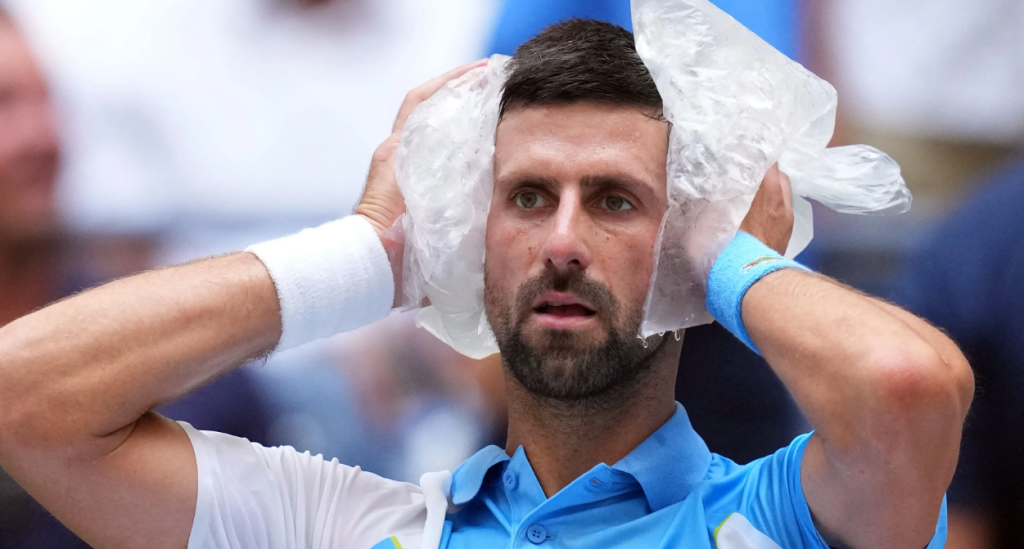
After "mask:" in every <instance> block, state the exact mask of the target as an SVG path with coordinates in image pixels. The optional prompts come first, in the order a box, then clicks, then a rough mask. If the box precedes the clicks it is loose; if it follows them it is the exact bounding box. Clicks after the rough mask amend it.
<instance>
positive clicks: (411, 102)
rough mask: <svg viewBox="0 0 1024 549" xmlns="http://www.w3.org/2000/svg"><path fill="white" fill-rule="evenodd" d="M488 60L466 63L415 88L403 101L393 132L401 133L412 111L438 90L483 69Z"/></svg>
mask: <svg viewBox="0 0 1024 549" xmlns="http://www.w3.org/2000/svg"><path fill="white" fill-rule="evenodd" d="M487 61H488V60H487V59H480V60H477V61H474V62H472V63H466V64H465V65H462V66H461V67H456V68H454V69H452V70H450V71H448V72H446V73H444V74H442V75H440V76H436V77H434V78H431V79H430V80H428V81H427V82H426V83H424V84H422V85H420V86H418V87H416V88H413V90H412V91H410V92H409V93H408V94H407V95H406V96H405V100H404V101H402V107H401V108H399V109H398V117H397V118H396V119H395V126H394V128H393V130H392V131H393V132H401V131H402V127H403V126H405V121H406V120H408V119H409V115H410V114H412V111H413V110H414V109H415V108H416V107H417V106H418V105H419V104H420V103H422V102H424V101H426V100H427V99H428V98H429V97H430V96H432V95H434V94H435V93H437V90H439V89H441V86H444V85H445V84H447V83H448V82H450V81H452V80H454V79H456V78H458V77H460V76H462V75H464V74H466V73H467V72H469V71H471V70H473V69H475V68H477V67H482V66H484V65H486V64H487Z"/></svg>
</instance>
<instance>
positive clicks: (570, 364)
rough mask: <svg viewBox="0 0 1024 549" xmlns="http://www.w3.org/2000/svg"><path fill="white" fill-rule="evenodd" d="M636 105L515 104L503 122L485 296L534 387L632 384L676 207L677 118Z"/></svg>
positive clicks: (587, 389) (568, 390)
mask: <svg viewBox="0 0 1024 549" xmlns="http://www.w3.org/2000/svg"><path fill="white" fill-rule="evenodd" d="M649 115H650V113H649V112H645V111H643V110H641V109H640V108H637V107H628V106H617V105H610V104H603V103H594V102H583V103H577V104H568V105H563V104H556V105H541V106H529V107H524V108H518V109H514V110H512V111H511V112H509V113H508V114H506V116H505V118H504V119H503V120H502V122H501V124H500V125H499V126H498V133H497V141H496V149H495V155H494V196H493V199H492V202H491V209H490V214H489V217H488V220H487V261H486V266H485V274H486V283H485V294H486V295H485V303H486V308H487V317H488V321H489V322H490V324H491V327H492V328H493V330H494V333H495V336H496V337H497V340H498V345H499V347H500V348H501V352H502V358H503V360H504V361H505V364H506V365H507V367H508V368H509V370H510V372H511V373H512V375H513V376H514V377H515V378H516V379H517V380H518V381H519V382H520V383H521V384H523V386H524V387H526V389H527V390H529V391H531V392H533V393H535V394H539V395H541V396H545V397H548V398H554V399H558V400H583V399H588V398H592V397H595V396H599V395H601V394H604V393H607V392H609V391H611V390H614V389H615V387H617V386H622V385H623V384H626V383H627V382H628V381H630V380H631V379H633V378H635V377H636V375H637V374H638V373H639V372H640V371H641V370H643V369H644V367H645V366H646V364H647V362H648V361H647V360H646V359H647V358H648V357H649V356H650V355H651V354H652V353H653V352H654V350H655V347H657V343H659V342H654V343H655V344H652V345H647V344H645V342H644V341H642V340H640V339H639V338H637V332H638V329H639V326H640V322H641V320H642V317H643V313H642V310H643V303H644V299H645V297H646V295H647V288H648V286H649V284H650V279H651V272H652V270H653V268H654V266H653V264H654V253H653V251H654V244H655V240H656V239H657V236H658V231H659V228H660V225H661V220H662V217H663V215H664V213H665V210H666V207H667V198H666V190H665V185H666V175H665V159H666V154H667V151H668V125H667V123H665V122H664V121H659V120H656V119H653V118H652V117H651V116H649Z"/></svg>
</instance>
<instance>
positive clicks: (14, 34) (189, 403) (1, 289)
mask: <svg viewBox="0 0 1024 549" xmlns="http://www.w3.org/2000/svg"><path fill="white" fill-rule="evenodd" d="M61 153H62V151H61V147H60V142H59V138H58V128H57V124H56V120H55V117H54V116H53V105H52V104H51V101H50V96H49V92H48V87H47V84H46V82H45V80H44V79H43V76H42V74H41V73H40V70H39V68H38V66H37V65H36V62H35V60H34V57H33V55H32V52H31V50H30V48H29V45H28V43H27V42H26V40H25V39H24V38H23V37H22V35H21V32H20V31H19V29H18V28H17V27H16V25H15V23H14V21H12V20H11V19H10V18H9V17H8V16H7V15H6V14H5V13H4V12H3V11H2V9H0V326H3V325H5V324H8V323H10V322H12V321H14V320H15V319H17V318H19V317H22V316H24V315H26V314H28V313H31V312H32V311H34V310H36V309H39V308H40V307H43V306H45V305H46V304H47V303H50V302H52V301H54V300H55V299H58V298H60V297H62V296H64V295H67V294H68V293H70V292H71V291H72V290H73V289H74V288H78V287H81V285H83V284H91V283H95V282H97V280H96V276H97V275H100V274H101V273H97V272H93V270H92V269H88V268H86V267H84V266H83V263H85V262H86V261H85V260H84V256H86V255H88V254H87V253H85V252H83V251H82V248H88V249H91V250H92V251H93V252H95V257H96V258H98V259H97V261H96V262H97V263H104V264H105V265H104V269H105V272H104V273H103V274H107V275H115V276H122V275H124V274H126V273H127V272H137V271H138V270H141V269H140V268H139V267H138V266H137V265H132V264H131V262H130V261H117V257H118V256H121V257H128V256H132V255H134V254H122V253H112V252H114V251H115V248H116V250H117V251H120V250H125V249H129V247H132V248H134V247H137V245H136V243H135V242H134V241H130V242H129V241H126V243H124V244H121V243H118V244H119V245H117V246H112V245H110V244H109V243H107V244H106V245H99V244H98V243H95V242H91V241H87V240H91V239H73V238H72V237H70V235H68V234H67V233H66V231H65V229H64V228H63V227H62V226H61V223H60V220H59V216H58V213H57V207H56V199H55V191H56V187H57V177H58V172H59V170H60V165H61V158H62V154H61ZM129 244H131V245H132V246H129ZM202 393H206V394H205V395H201V394H198V393H197V394H196V395H195V398H189V399H185V400H182V401H179V402H175V403H174V404H172V405H170V406H168V407H166V408H164V409H162V412H163V413H165V414H167V415H169V416H170V417H174V418H177V419H182V420H188V421H191V422H194V423H197V424H204V425H206V427H207V428H212V429H217V430H224V431H227V432H231V433H234V434H236V435H240V436H247V437H250V438H254V439H255V440H265V432H266V430H267V427H268V425H269V420H268V419H267V417H266V416H267V412H266V410H265V409H264V403H263V401H262V399H261V398H259V395H258V394H257V393H256V390H255V387H253V382H252V380H251V379H250V378H249V374H247V373H246V372H244V371H237V372H233V373H232V374H231V375H230V376H228V377H224V378H221V379H220V380H218V381H217V382H216V383H214V384H213V385H210V386H209V387H206V388H205V389H204V390H203V391H202ZM36 547H38V548H47V549H51V548H60V549H71V548H72V547H85V544H84V543H82V542H81V541H80V540H79V539H78V538H77V537H76V536H75V535H74V534H72V533H71V532H69V531H68V530H67V529H65V528H63V527H62V526H61V525H60V523H58V522H57V521H56V520H55V519H54V518H53V517H52V516H51V515H50V514H49V513H47V512H46V511H45V510H44V509H43V508H41V507H40V506H39V505H38V504H37V503H36V502H35V501H33V500H32V498H31V497H30V496H29V495H28V494H26V493H25V491H24V490H22V489H21V488H20V487H19V486H18V485H17V484H15V483H14V481H13V480H11V478H10V477H9V476H7V474H6V473H5V472H4V470H3V469H0V549H6V548H11V549H32V548H36Z"/></svg>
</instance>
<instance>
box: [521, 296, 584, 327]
mask: <svg viewBox="0 0 1024 549" xmlns="http://www.w3.org/2000/svg"><path fill="white" fill-rule="evenodd" d="M533 313H534V314H535V315H536V319H537V321H538V322H540V324H541V326H545V327H547V328H551V329H555V330H573V329H580V328H583V327H585V326H589V325H591V324H592V323H593V322H594V321H595V319H596V318H597V307H595V306H594V305H593V304H592V303H591V302H590V301H589V300H587V299H585V298H583V297H582V296H579V295H576V294H575V293H572V292H552V291H548V292H544V293H543V294H541V295H539V296H537V299H536V300H534V302H533Z"/></svg>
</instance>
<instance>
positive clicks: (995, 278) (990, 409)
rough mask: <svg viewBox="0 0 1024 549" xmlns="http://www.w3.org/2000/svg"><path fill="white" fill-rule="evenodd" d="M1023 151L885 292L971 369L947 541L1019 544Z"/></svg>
mask: <svg viewBox="0 0 1024 549" xmlns="http://www.w3.org/2000/svg"><path fill="white" fill-rule="evenodd" d="M1022 211H1024V157H1021V158H1019V159H1018V160H1017V161H1015V162H1014V163H1013V164H1011V165H1009V166H1008V167H1007V168H1005V169H1004V170H1003V171H1001V172H1000V173H998V174H996V175H995V176H994V177H992V178H990V179H988V180H987V181H986V182H985V183H984V184H983V186H982V187H981V188H979V190H978V191H977V193H976V194H975V195H974V196H973V197H972V198H971V199H970V200H969V201H967V202H966V203H965V204H964V205H962V206H961V207H959V208H957V211H956V212H955V213H954V214H953V215H952V216H950V217H949V218H948V219H947V220H945V221H944V222H942V224H941V225H940V226H939V227H938V228H937V229H935V230H934V231H933V232H932V233H931V234H930V235H929V236H928V238H927V240H926V241H925V242H924V243H923V244H922V245H921V246H920V247H918V248H917V249H916V250H915V251H914V252H913V253H912V254H911V255H910V257H909V258H908V261H907V266H906V269H905V271H904V272H903V275H902V276H901V277H900V279H899V281H898V283H897V285H896V290H895V292H894V295H893V298H894V300H895V301H896V302H897V303H899V304H900V305H903V306H905V307H906V308H907V309H909V310H910V311H912V312H914V313H916V314H918V315H921V316H923V317H924V318H927V319H928V320H930V321H931V322H932V323H934V324H935V325H937V326H939V327H941V328H943V329H944V330H946V331H947V332H949V334H950V336H952V338H953V339H954V340H955V341H956V342H957V343H958V344H959V345H960V346H961V348H962V349H963V351H964V353H965V354H966V355H967V357H968V359H969V360H970V361H971V365H972V366H973V367H974V370H975V373H976V376H977V396H976V398H975V401H974V405H973V406H972V408H971V413H970V415H969V416H968V417H967V423H966V426H965V428H964V438H963V444H962V451H961V454H960V463H959V464H958V466H957V472H956V476H955V477H954V479H953V485H952V486H951V487H950V490H949V528H950V534H949V541H948V543H947V545H946V547H948V548H949V549H968V548H969V549H1003V548H1005V549H1010V548H1011V547H1012V548H1019V547H1024V533H1022V532H1021V524H1024V239H1022V238H1021V235H1022V234H1024V215H1021V212H1022Z"/></svg>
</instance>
